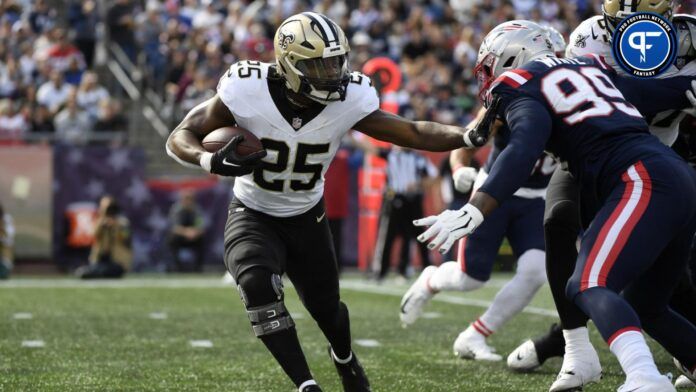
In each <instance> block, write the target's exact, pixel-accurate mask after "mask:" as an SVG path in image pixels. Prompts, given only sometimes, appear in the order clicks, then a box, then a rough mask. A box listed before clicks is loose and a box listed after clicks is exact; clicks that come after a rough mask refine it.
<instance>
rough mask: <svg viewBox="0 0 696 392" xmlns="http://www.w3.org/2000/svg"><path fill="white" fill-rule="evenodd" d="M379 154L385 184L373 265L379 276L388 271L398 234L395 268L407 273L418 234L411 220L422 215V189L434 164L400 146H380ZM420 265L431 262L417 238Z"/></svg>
mask: <svg viewBox="0 0 696 392" xmlns="http://www.w3.org/2000/svg"><path fill="white" fill-rule="evenodd" d="M379 155H380V156H381V157H382V158H384V159H385V160H386V161H387V188H386V191H385V194H384V200H383V202H382V211H381V213H380V223H379V232H378V238H377V245H376V246H377V248H376V249H375V254H374V260H373V265H375V266H377V265H378V266H379V274H378V276H377V278H378V279H379V280H382V279H384V278H385V277H386V276H387V273H388V272H389V264H390V261H391V249H392V245H393V244H394V240H395V239H396V238H397V237H401V240H402V243H401V254H400V261H399V267H398V271H399V274H400V275H401V276H403V277H407V276H406V275H407V269H408V266H409V258H410V245H411V240H415V239H416V237H417V236H418V234H419V230H418V228H416V227H415V226H413V224H411V222H413V220H415V219H419V218H420V217H422V216H423V191H424V189H425V187H426V186H427V185H428V184H429V183H432V182H433V181H434V180H435V178H436V177H437V168H436V167H435V166H434V165H433V164H432V163H431V162H430V161H429V160H428V159H427V158H426V157H425V156H423V155H422V154H420V153H418V152H416V151H414V150H411V149H407V148H403V147H399V146H394V147H392V148H391V149H380V150H379ZM416 244H418V249H419V251H420V254H421V260H422V261H423V267H426V266H428V265H430V256H429V254H428V248H427V247H426V245H425V244H424V243H420V242H418V241H416Z"/></svg>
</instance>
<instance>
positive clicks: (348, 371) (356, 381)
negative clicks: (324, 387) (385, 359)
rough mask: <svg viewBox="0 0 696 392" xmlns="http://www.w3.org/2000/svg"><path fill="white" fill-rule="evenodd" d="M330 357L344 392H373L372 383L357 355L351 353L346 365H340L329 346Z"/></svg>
mask: <svg viewBox="0 0 696 392" xmlns="http://www.w3.org/2000/svg"><path fill="white" fill-rule="evenodd" d="M329 357H331V362H333V363H334V365H335V366H336V371H337V372H338V376H339V377H340V378H341V384H342V385H343V391H345V392H371V391H372V389H370V381H369V380H368V379H367V375H366V374H365V370H364V369H363V367H362V365H361V364H360V361H358V357H356V356H355V353H353V352H351V353H350V357H349V359H348V360H347V362H346V363H339V362H337V361H336V358H335V357H334V354H333V352H332V350H331V346H329Z"/></svg>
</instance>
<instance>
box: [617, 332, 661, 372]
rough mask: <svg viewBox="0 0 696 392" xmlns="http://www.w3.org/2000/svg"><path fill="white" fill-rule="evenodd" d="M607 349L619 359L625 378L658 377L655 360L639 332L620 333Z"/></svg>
mask: <svg viewBox="0 0 696 392" xmlns="http://www.w3.org/2000/svg"><path fill="white" fill-rule="evenodd" d="M609 349H610V350H611V352H612V353H614V355H616V358H618V359H619V363H620V364H621V368H622V369H623V371H624V373H626V377H627V378H628V377H631V376H633V375H636V374H642V375H647V376H650V377H659V376H660V371H659V370H657V366H655V360H654V359H653V356H652V353H650V348H648V344H647V343H646V342H645V338H644V337H643V334H642V333H641V332H639V331H636V330H629V331H626V332H622V333H621V334H620V335H619V336H617V337H616V338H614V339H613V340H611V341H610V342H609Z"/></svg>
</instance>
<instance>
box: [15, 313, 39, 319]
mask: <svg viewBox="0 0 696 392" xmlns="http://www.w3.org/2000/svg"><path fill="white" fill-rule="evenodd" d="M12 318H13V319H15V320H30V319H33V318H34V315H32V314H31V313H28V312H20V313H15V314H13V315H12Z"/></svg>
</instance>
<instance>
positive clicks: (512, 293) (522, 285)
mask: <svg viewBox="0 0 696 392" xmlns="http://www.w3.org/2000/svg"><path fill="white" fill-rule="evenodd" d="M544 283H546V260H545V253H544V252H543V251H541V250H538V249H531V250H528V251H526V252H524V253H523V254H522V255H521V256H520V258H519V259H518V260H517V271H516V272H515V276H513V277H512V279H511V280H510V281H509V282H507V283H506V284H505V286H503V288H501V289H500V291H498V294H496V296H495V298H494V299H493V303H492V304H491V306H489V307H488V309H486V312H485V313H484V314H483V316H481V317H480V318H479V320H480V321H481V322H482V323H483V324H484V325H485V326H486V327H488V329H490V330H491V331H497V330H498V329H500V328H501V327H502V326H503V325H504V324H505V323H507V322H508V321H509V320H510V319H511V318H512V317H514V316H515V315H517V314H518V313H519V312H521V311H522V309H524V307H525V306H527V305H529V302H531V301H532V298H534V295H535V294H536V293H537V291H539V288H540V287H541V286H543V285H544Z"/></svg>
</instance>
